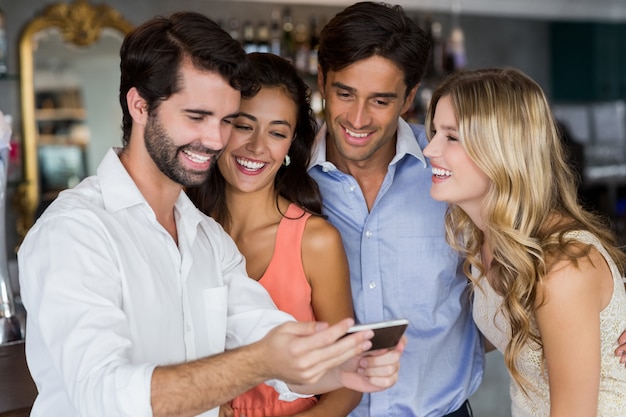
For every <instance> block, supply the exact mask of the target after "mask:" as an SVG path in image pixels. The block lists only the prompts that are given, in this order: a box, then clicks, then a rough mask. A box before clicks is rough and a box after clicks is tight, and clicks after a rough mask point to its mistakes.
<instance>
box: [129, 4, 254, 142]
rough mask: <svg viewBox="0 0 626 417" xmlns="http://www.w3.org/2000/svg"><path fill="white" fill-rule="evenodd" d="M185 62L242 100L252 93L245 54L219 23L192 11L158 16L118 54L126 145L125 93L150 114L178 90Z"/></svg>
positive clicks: (130, 37)
mask: <svg viewBox="0 0 626 417" xmlns="http://www.w3.org/2000/svg"><path fill="white" fill-rule="evenodd" d="M186 59H189V60H190V61H191V62H192V63H193V65H194V66H195V67H196V68H198V69H202V70H206V71H214V72H217V73H219V74H220V75H221V76H222V77H224V79H226V80H228V82H229V83H230V85H231V86H232V87H233V88H235V89H237V90H240V91H241V93H242V95H244V96H245V95H249V94H251V93H253V92H254V90H255V88H256V84H255V79H254V77H252V76H251V75H250V74H251V73H252V72H253V70H252V67H251V66H250V62H249V61H248V59H247V57H246V53H245V52H244V50H243V48H242V47H241V45H239V43H238V42H237V41H235V40H233V38H232V37H231V36H230V35H229V34H228V33H226V32H225V31H224V30H223V29H222V28H220V27H219V25H218V24H217V23H215V22H213V21H212V20H211V19H209V18H208V17H206V16H204V15H202V14H200V13H196V12H178V13H174V14H172V15H171V16H170V17H169V18H168V17H163V16H157V17H155V18H153V19H151V20H149V21H147V22H145V23H144V24H142V25H140V26H138V27H137V28H135V29H134V30H133V31H131V32H130V33H129V34H128V35H127V36H126V38H125V39H124V42H123V43H122V47H121V49H120V70H121V78H120V95H119V100H120V104H121V106H122V113H123V116H122V131H123V133H122V143H123V144H124V146H126V145H127V144H128V140H129V138H130V131H131V127H132V122H133V121H132V118H131V116H130V113H129V111H128V104H127V103H126V94H127V93H128V91H129V90H130V89H131V88H133V87H135V88H136V89H137V91H138V92H139V95H141V97H143V99H145V100H146V103H147V105H148V113H149V114H153V112H154V111H155V110H156V109H157V108H158V107H159V105H160V103H161V102H162V101H163V100H166V99H168V98H169V97H170V96H171V95H172V94H175V93H177V92H178V91H180V89H181V85H180V79H181V78H180V68H181V66H182V64H183V62H184V61H185V60H186Z"/></svg>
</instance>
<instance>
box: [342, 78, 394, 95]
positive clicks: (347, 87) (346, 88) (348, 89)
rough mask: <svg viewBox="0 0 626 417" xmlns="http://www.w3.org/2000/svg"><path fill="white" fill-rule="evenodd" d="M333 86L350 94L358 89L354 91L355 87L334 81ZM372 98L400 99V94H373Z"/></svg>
mask: <svg viewBox="0 0 626 417" xmlns="http://www.w3.org/2000/svg"><path fill="white" fill-rule="evenodd" d="M331 86H333V87H336V88H340V89H342V90H346V91H348V92H350V93H351V94H354V93H356V89H354V88H353V87H349V86H347V85H345V84H343V83H340V82H338V81H334V82H333V83H331ZM369 96H370V97H381V98H398V94H396V93H382V92H381V93H376V92H375V93H372V94H370V95H369Z"/></svg>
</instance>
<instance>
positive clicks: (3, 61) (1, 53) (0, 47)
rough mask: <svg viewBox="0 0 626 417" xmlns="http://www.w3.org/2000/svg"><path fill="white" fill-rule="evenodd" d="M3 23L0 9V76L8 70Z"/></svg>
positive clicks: (2, 14)
mask: <svg viewBox="0 0 626 417" xmlns="http://www.w3.org/2000/svg"><path fill="white" fill-rule="evenodd" d="M5 23H6V22H5V15H4V12H3V11H2V9H0V77H3V76H6V75H7V72H8V66H7V38H6V30H5Z"/></svg>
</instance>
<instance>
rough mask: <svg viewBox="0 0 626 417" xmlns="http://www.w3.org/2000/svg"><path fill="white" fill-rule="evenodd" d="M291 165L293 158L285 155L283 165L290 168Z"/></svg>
mask: <svg viewBox="0 0 626 417" xmlns="http://www.w3.org/2000/svg"><path fill="white" fill-rule="evenodd" d="M290 163H291V158H290V157H289V155H285V160H284V161H283V165H284V166H286V167H288V166H289V164H290Z"/></svg>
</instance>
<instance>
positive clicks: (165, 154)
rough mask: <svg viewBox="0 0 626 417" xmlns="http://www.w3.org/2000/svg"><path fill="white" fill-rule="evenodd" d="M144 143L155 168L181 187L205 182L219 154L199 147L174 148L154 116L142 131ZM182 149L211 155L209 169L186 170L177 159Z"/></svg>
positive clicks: (149, 117) (149, 118)
mask: <svg viewBox="0 0 626 417" xmlns="http://www.w3.org/2000/svg"><path fill="white" fill-rule="evenodd" d="M144 143H145V146H146V149H147V150H148V154H149V155H150V156H151V157H152V160H153V161H154V163H155V165H156V166H157V168H159V170H160V171H161V172H162V173H164V174H165V175H166V176H167V177H168V178H169V179H171V180H172V181H174V182H176V183H178V184H180V185H182V186H183V187H195V186H198V185H200V184H202V183H203V182H204V181H206V179H207V178H208V177H209V174H210V172H211V170H212V169H214V166H215V161H216V159H217V156H218V155H219V154H220V153H221V152H220V151H216V150H214V149H209V148H205V147H200V146H199V145H195V146H194V145H192V144H190V145H185V146H180V147H177V146H175V145H174V144H173V143H174V141H173V140H172V138H171V137H170V136H168V134H167V132H166V131H165V129H164V128H163V126H162V125H161V123H160V120H159V117H158V116H157V115H154V114H151V115H149V116H148V123H147V124H146V129H145V131H144ZM184 149H188V150H189V151H193V152H196V153H201V154H213V155H214V156H213V158H212V159H211V165H210V167H209V169H207V170H204V171H192V170H189V169H186V168H185V167H184V166H183V165H182V164H181V162H180V160H179V159H178V154H179V153H180V152H182V151H183V150H184Z"/></svg>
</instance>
